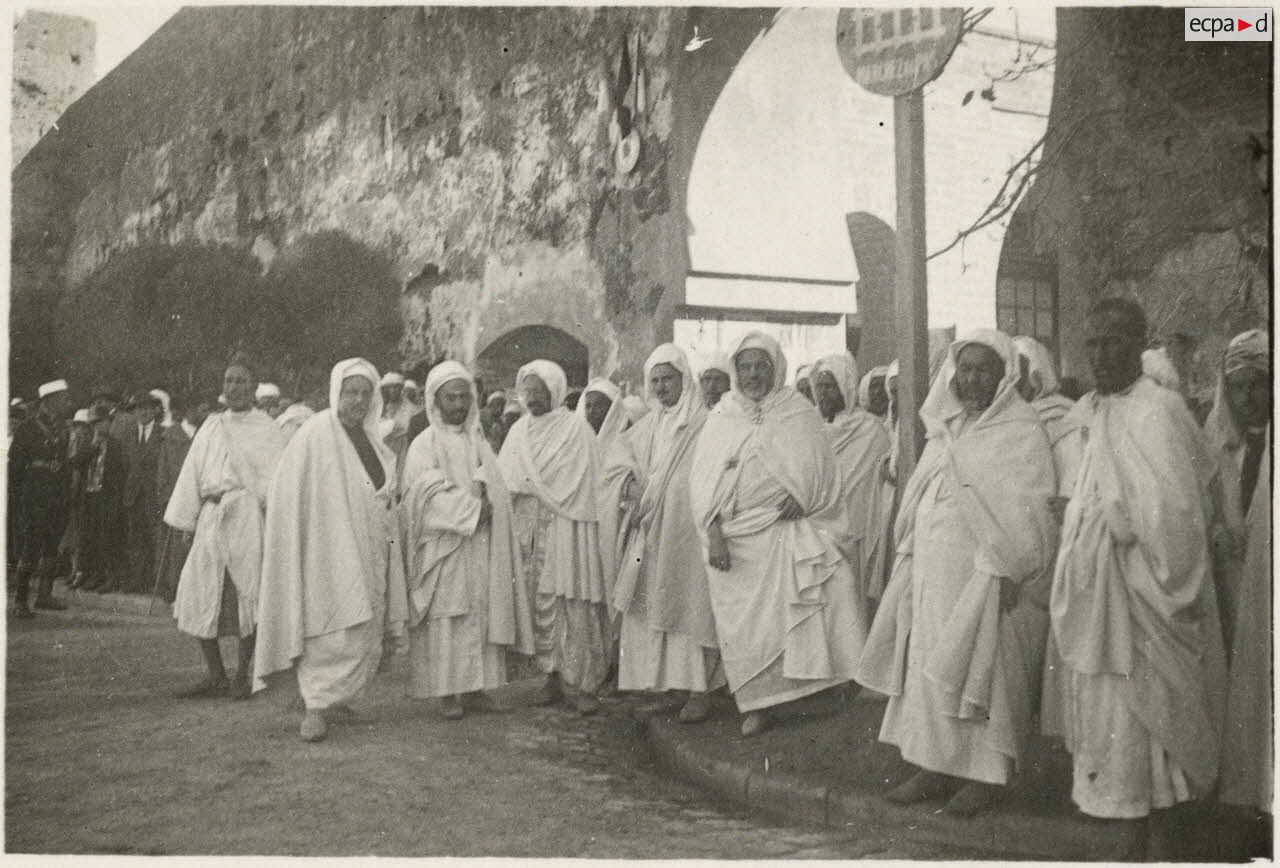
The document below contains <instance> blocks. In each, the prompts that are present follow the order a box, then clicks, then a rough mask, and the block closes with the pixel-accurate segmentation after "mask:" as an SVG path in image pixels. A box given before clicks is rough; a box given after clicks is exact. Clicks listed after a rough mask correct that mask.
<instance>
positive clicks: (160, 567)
mask: <svg viewBox="0 0 1280 868" xmlns="http://www.w3.org/2000/svg"><path fill="white" fill-rule="evenodd" d="M172 542H173V533H172V532H171V531H170V530H169V529H168V528H165V530H164V547H163V548H162V549H161V550H160V560H159V561H158V562H157V563H156V581H155V584H154V585H152V587H151V599H150V600H149V601H148V602H147V615H148V616H150V615H151V612H152V610H154V609H155V607H156V594H158V593H160V579H161V578H162V577H163V576H164V567H165V564H167V563H168V562H169V545H170V544H171V543H172Z"/></svg>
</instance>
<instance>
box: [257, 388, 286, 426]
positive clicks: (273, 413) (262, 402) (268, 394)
mask: <svg viewBox="0 0 1280 868" xmlns="http://www.w3.org/2000/svg"><path fill="white" fill-rule="evenodd" d="M253 397H254V401H255V403H256V404H257V405H258V409H259V410H261V411H262V412H264V413H266V414H267V415H268V416H270V417H271V418H272V419H275V418H276V417H277V416H279V415H280V413H281V410H282V408H281V406H280V387H279V386H277V385H276V384H275V383H259V384H258V389H257V391H256V392H254V395H253Z"/></svg>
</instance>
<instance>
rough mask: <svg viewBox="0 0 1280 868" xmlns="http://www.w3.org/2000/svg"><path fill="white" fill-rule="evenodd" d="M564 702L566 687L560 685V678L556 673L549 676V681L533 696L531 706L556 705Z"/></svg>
mask: <svg viewBox="0 0 1280 868" xmlns="http://www.w3.org/2000/svg"><path fill="white" fill-rule="evenodd" d="M563 701H564V686H563V685H562V684H561V683H560V676H559V675H558V674H556V673H554V672H552V673H551V674H550V675H548V676H547V680H546V682H545V683H543V685H542V689H540V690H539V691H538V692H537V693H535V694H534V695H533V699H532V700H531V702H530V704H531V705H555V704H556V703H558V702H563Z"/></svg>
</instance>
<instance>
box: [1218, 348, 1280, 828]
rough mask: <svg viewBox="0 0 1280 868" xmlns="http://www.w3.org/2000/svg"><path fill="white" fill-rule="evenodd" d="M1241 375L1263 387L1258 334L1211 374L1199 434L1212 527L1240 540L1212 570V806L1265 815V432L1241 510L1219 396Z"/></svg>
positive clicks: (1268, 576)
mask: <svg viewBox="0 0 1280 868" xmlns="http://www.w3.org/2000/svg"><path fill="white" fill-rule="evenodd" d="M1244 370H1256V371H1258V372H1259V373H1262V374H1264V375H1266V376H1267V378H1268V379H1270V373H1271V353H1270V347H1269V346H1268V340H1267V334H1266V332H1263V331H1260V330H1257V329H1252V330H1250V331H1247V332H1244V333H1242V334H1239V335H1236V336H1235V337H1234V338H1233V339H1232V340H1231V342H1230V344H1228V346H1227V349H1226V352H1225V353H1224V354H1223V359H1222V364H1221V366H1220V368H1219V371H1218V386H1217V393H1216V395H1215V397H1214V404H1213V410H1212V411H1211V412H1210V413H1209V418H1208V419H1206V420H1205V426H1204V430H1205V435H1206V437H1207V439H1208V444H1209V450H1210V453H1211V454H1212V455H1213V457H1214V459H1215V461H1216V462H1217V479H1216V480H1215V483H1216V489H1215V490H1216V492H1217V493H1218V494H1219V500H1220V503H1219V506H1218V511H1217V512H1218V521H1220V522H1221V523H1222V524H1223V525H1224V526H1225V527H1226V529H1227V530H1228V531H1229V532H1230V533H1231V534H1232V535H1233V536H1234V537H1235V538H1237V539H1242V540H1244V553H1243V557H1240V558H1236V557H1229V558H1225V559H1222V560H1221V561H1220V562H1218V563H1215V565H1214V567H1215V569H1216V570H1217V572H1218V575H1217V587H1218V589H1219V593H1220V596H1219V604H1220V605H1221V606H1222V618H1223V620H1224V621H1227V620H1230V622H1231V629H1230V630H1228V631H1226V632H1227V634H1228V636H1229V640H1230V642H1231V646H1230V651H1231V657H1230V675H1229V680H1228V685H1227V717H1226V725H1225V726H1224V727H1223V735H1222V774H1221V776H1220V784H1219V787H1218V798H1219V799H1221V800H1222V801H1224V802H1227V803H1230V804H1236V805H1246V806H1250V807H1255V808H1257V809H1259V810H1262V811H1264V812H1267V813H1270V812H1271V810H1272V806H1271V801H1272V798H1273V793H1274V784H1273V774H1274V772H1273V767H1274V762H1273V759H1272V757H1273V749H1274V744H1273V738H1272V714H1273V706H1274V702H1273V699H1272V662H1273V660H1274V657H1273V654H1274V640H1273V638H1272V625H1271V613H1272V600H1271V597H1272V593H1271V582H1272V573H1271V563H1272V562H1271V532H1272V526H1271V486H1270V480H1271V472H1270V471H1271V445H1270V444H1271V431H1270V430H1266V431H1265V432H1262V441H1263V443H1264V444H1266V445H1265V447H1264V449H1263V454H1262V458H1261V461H1260V463H1259V466H1258V476H1257V483H1256V485H1255V487H1254V490H1253V495H1252V498H1251V499H1250V502H1249V503H1248V504H1245V503H1244V502H1243V497H1244V495H1243V492H1242V491H1241V471H1242V469H1243V465H1244V462H1245V453H1246V451H1247V450H1246V446H1245V435H1246V432H1245V431H1242V430H1241V429H1240V426H1239V425H1238V424H1237V422H1236V419H1235V413H1233V412H1232V410H1231V406H1230V404H1229V403H1228V401H1227V394H1226V385H1227V384H1226V380H1227V375H1228V374H1232V373H1235V372H1237V371H1244ZM1246 505H1247V506H1248V509H1247V510H1246V509H1245V506H1246Z"/></svg>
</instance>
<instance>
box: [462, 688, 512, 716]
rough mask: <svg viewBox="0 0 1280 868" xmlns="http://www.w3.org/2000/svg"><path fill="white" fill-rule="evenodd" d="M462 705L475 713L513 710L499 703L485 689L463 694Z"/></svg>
mask: <svg viewBox="0 0 1280 868" xmlns="http://www.w3.org/2000/svg"><path fill="white" fill-rule="evenodd" d="M462 707H463V708H464V709H465V710H466V711H469V712H472V713H473V714H506V713H507V712H509V711H510V710H511V709H509V708H507V707H506V706H503V705H499V704H498V703H497V702H495V701H494V699H493V697H492V696H490V695H489V694H487V693H485V692H484V691H483V690H477V691H475V692H473V693H464V694H462Z"/></svg>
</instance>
